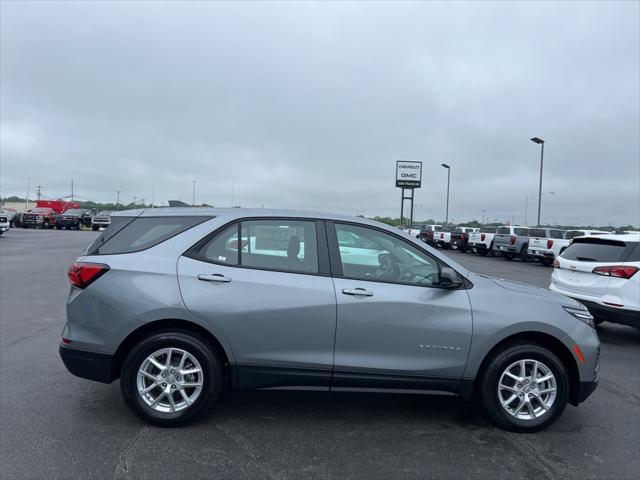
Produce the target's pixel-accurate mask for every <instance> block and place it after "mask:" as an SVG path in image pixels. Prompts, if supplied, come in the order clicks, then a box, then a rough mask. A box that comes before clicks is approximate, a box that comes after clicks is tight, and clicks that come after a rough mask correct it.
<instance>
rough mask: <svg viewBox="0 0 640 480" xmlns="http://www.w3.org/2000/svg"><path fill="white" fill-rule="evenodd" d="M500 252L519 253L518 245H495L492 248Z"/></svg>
mask: <svg viewBox="0 0 640 480" xmlns="http://www.w3.org/2000/svg"><path fill="white" fill-rule="evenodd" d="M491 250H493V251H494V252H498V253H517V252H518V251H517V250H516V247H514V246H513V245H494V246H493V248H492V249H491Z"/></svg>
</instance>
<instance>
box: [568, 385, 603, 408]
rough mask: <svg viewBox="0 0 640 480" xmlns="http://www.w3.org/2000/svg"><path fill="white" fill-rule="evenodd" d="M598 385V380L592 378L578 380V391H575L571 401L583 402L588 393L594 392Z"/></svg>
mask: <svg viewBox="0 0 640 480" xmlns="http://www.w3.org/2000/svg"><path fill="white" fill-rule="evenodd" d="M597 386H598V381H597V380H594V381H592V382H580V383H579V384H578V391H577V392H576V396H575V398H574V399H573V402H572V403H575V404H578V403H582V402H584V401H585V400H586V399H587V398H589V395H591V394H592V393H593V392H595V390H596V388H597Z"/></svg>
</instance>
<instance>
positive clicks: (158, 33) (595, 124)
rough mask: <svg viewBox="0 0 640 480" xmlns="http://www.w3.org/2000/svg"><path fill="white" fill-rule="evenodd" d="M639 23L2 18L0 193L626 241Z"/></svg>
mask: <svg viewBox="0 0 640 480" xmlns="http://www.w3.org/2000/svg"><path fill="white" fill-rule="evenodd" d="M639 5H640V3H639V2H635V1H626V2H619V3H617V2H614V1H606V2H605V1H603V2H585V3H579V2H566V3H554V2H532V3H525V2H511V3H507V2H487V3H482V2H469V3H463V2H458V3H439V2H409V3H397V2H394V3H383V2H375V3H365V2H353V3H343V2H332V3H295V2H285V3H267V2H247V3H217V2H216V3H213V2H160V3H153V2H151V1H143V2H139V3H132V2H113V3H110V2H100V3H97V2H89V1H86V2H80V3H73V2H62V3H57V2H55V1H46V2H44V1H41V2H34V3H29V2H6V1H2V3H1V12H0V13H1V32H0V33H1V39H0V40H1V43H0V53H1V56H0V61H1V64H0V75H1V93H0V94H1V98H0V101H1V104H0V105H1V107H0V108H1V109H0V114H1V119H0V126H1V139H0V140H1V142H0V145H1V150H0V155H1V185H0V188H1V192H0V193H1V194H2V195H3V196H6V195H20V196H24V195H25V192H26V188H27V178H28V177H30V179H31V185H32V186H33V185H42V193H43V195H44V196H45V197H59V196H64V195H69V193H70V180H71V178H73V179H74V181H75V192H76V195H78V196H79V197H81V198H83V199H89V200H96V201H115V198H116V190H122V194H121V200H122V201H125V202H131V201H132V200H133V196H134V195H135V196H136V197H138V198H142V197H143V198H145V199H146V201H147V202H150V200H151V192H152V186H153V189H154V192H155V196H154V199H155V202H156V203H160V202H162V201H164V202H166V201H167V200H168V199H177V198H180V199H182V200H184V201H187V202H189V203H190V202H191V193H192V182H193V180H196V181H197V184H196V201H197V202H198V203H200V202H207V203H210V204H214V205H216V206H229V205H230V204H231V202H232V191H233V203H234V204H236V205H242V206H249V207H250V206H257V207H259V206H262V205H264V206H265V207H277V208H304V209H315V210H323V211H333V212H341V213H347V214H365V215H367V216H373V215H389V216H398V215H399V207H400V190H399V189H396V188H395V184H394V174H395V172H394V169H395V162H396V160H416V161H422V162H423V175H422V177H423V186H422V188H421V189H420V190H417V191H416V204H417V205H418V206H417V217H418V218H436V219H442V218H444V210H445V197H446V171H445V170H444V169H443V168H442V167H440V164H441V163H443V162H444V163H448V164H449V165H451V204H450V215H449V216H450V219H452V220H453V221H465V220H470V219H474V218H475V219H481V218H482V215H483V213H482V210H486V214H485V216H486V218H487V219H490V220H492V221H493V220H494V219H498V220H500V221H505V220H511V219H512V217H515V221H516V222H518V223H521V222H523V221H524V218H523V217H524V210H525V208H524V207H525V197H526V196H529V202H528V203H529V210H528V220H529V223H532V222H534V221H535V216H536V208H537V205H536V204H537V199H536V198H534V196H535V195H536V194H537V191H538V174H539V153H540V148H539V146H538V145H536V144H534V143H532V142H531V141H529V138H530V137H532V136H539V137H541V138H544V139H545V140H546V141H547V143H546V145H545V169H544V185H543V191H545V192H555V194H553V195H551V194H547V195H544V197H543V211H542V217H543V221H544V222H549V223H552V222H557V223H561V224H563V223H570V222H573V223H586V224H588V223H592V224H604V223H612V224H617V225H620V224H627V223H633V224H636V225H638V224H640V64H639V62H640V31H639V25H640V7H639ZM32 195H33V191H32Z"/></svg>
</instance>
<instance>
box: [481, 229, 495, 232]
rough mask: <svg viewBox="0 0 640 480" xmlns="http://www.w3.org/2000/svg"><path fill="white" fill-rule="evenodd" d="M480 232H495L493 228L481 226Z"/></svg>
mask: <svg viewBox="0 0 640 480" xmlns="http://www.w3.org/2000/svg"><path fill="white" fill-rule="evenodd" d="M480 233H496V229H495V228H481V229H480Z"/></svg>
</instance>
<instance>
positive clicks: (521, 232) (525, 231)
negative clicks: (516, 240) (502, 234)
mask: <svg viewBox="0 0 640 480" xmlns="http://www.w3.org/2000/svg"><path fill="white" fill-rule="evenodd" d="M513 230H514V232H516V235H524V236H525V237H526V236H527V235H529V229H528V228H514V229H513ZM543 236H544V235H543Z"/></svg>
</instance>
